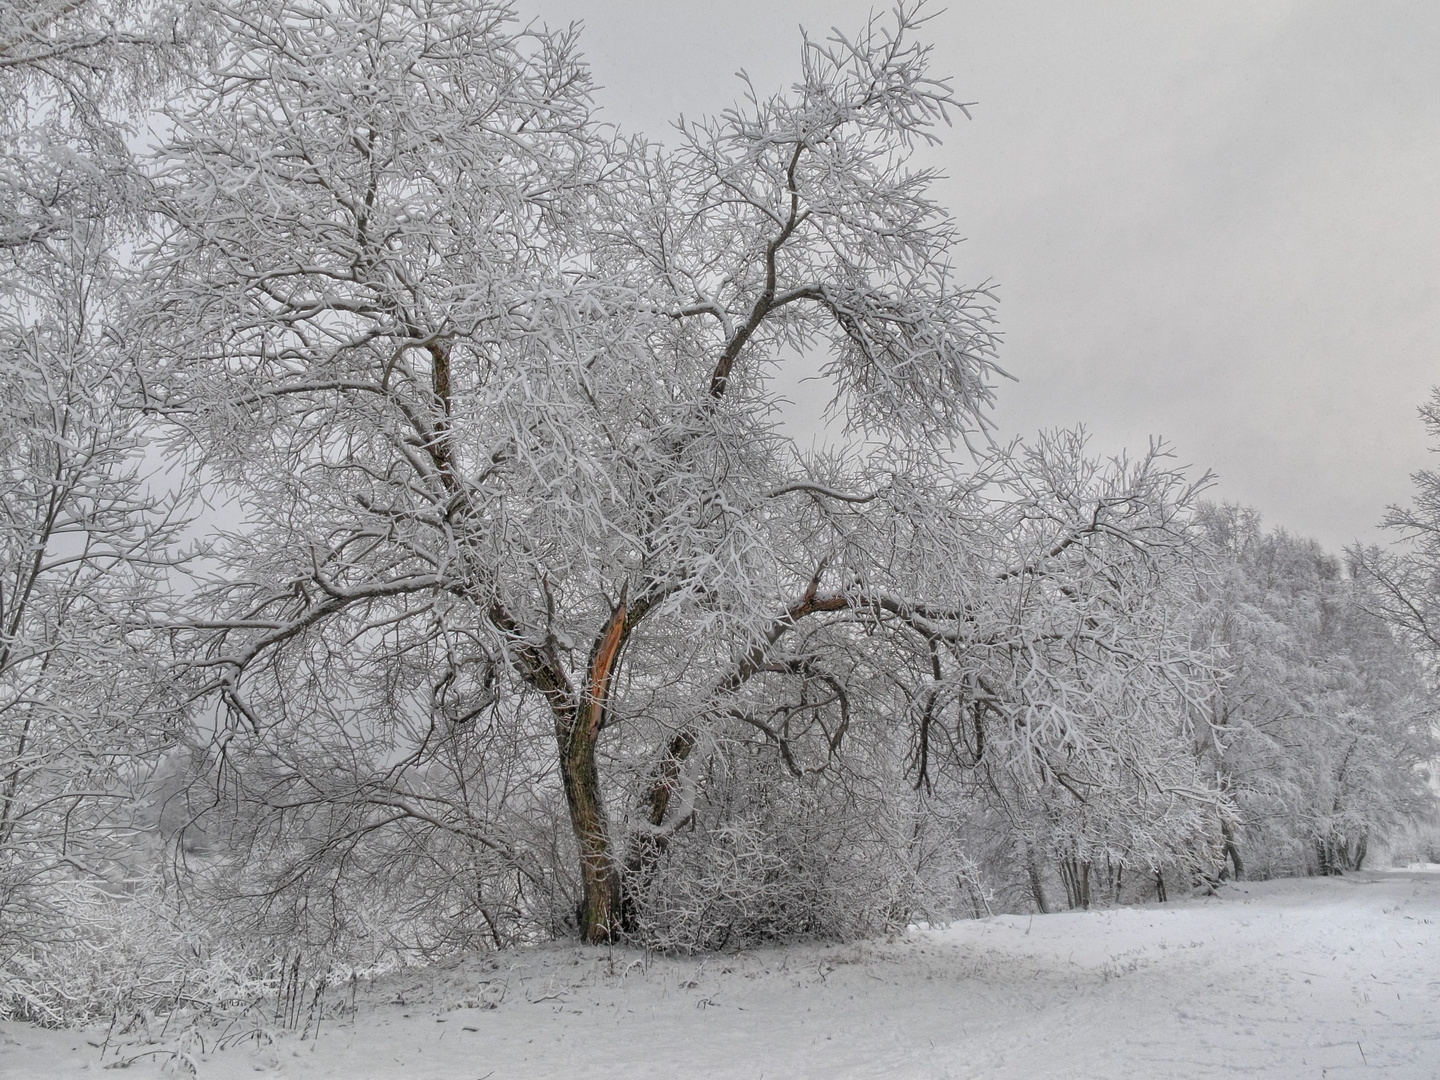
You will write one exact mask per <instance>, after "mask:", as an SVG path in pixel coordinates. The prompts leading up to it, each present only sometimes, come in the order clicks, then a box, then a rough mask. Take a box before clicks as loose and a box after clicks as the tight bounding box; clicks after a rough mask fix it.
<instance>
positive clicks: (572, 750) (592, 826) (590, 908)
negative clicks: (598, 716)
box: [560, 709, 620, 943]
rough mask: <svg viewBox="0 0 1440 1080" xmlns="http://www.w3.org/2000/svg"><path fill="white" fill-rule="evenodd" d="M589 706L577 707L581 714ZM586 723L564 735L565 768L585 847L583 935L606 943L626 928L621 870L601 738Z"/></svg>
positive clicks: (568, 798) (579, 913)
mask: <svg viewBox="0 0 1440 1080" xmlns="http://www.w3.org/2000/svg"><path fill="white" fill-rule="evenodd" d="M584 711H585V710H583V709H582V710H577V712H578V713H581V714H583V713H584ZM578 719H579V717H577V721H578ZM586 727H587V725H584V724H582V723H579V722H577V723H575V724H573V725H572V726H571V731H570V732H569V737H568V738H564V737H562V738H561V745H560V773H561V776H562V778H563V779H564V782H565V802H566V804H567V805H568V806H569V808H570V827H571V829H573V830H574V832H575V843H576V845H577V846H578V847H579V849H580V883H581V888H582V894H581V899H580V906H579V908H577V909H576V912H575V917H576V921H577V922H578V923H579V930H580V937H581V938H582V939H583V940H585V941H588V942H592V943H602V942H607V941H612V940H614V937H615V934H616V932H617V931H618V930H619V929H620V918H619V916H620V875H619V873H618V868H617V867H616V866H615V860H614V858H613V856H612V852H611V844H610V824H609V822H608V821H607V820H606V817H605V806H604V803H603V801H602V800H601V797H600V771H599V769H598V768H597V767H596V764H595V743H596V739H595V738H594V737H593V736H591V735H589V734H588V733H587V731H586ZM596 734H598V732H597V733H596Z"/></svg>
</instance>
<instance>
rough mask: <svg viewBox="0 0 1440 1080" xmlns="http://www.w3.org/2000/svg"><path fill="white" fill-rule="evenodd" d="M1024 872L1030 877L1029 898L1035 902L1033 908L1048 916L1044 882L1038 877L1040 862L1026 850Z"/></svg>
mask: <svg viewBox="0 0 1440 1080" xmlns="http://www.w3.org/2000/svg"><path fill="white" fill-rule="evenodd" d="M1025 870H1026V872H1027V873H1028V874H1029V876H1030V896H1031V898H1032V899H1034V901H1035V907H1036V908H1037V909H1038V910H1039V912H1040V914H1041V915H1048V914H1050V907H1049V905H1048V904H1046V902H1045V882H1044V880H1043V879H1042V877H1041V875H1040V862H1039V860H1038V859H1036V858H1035V853H1034V852H1033V851H1030V850H1028V849H1027V850H1026V852H1025Z"/></svg>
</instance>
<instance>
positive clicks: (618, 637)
mask: <svg viewBox="0 0 1440 1080" xmlns="http://www.w3.org/2000/svg"><path fill="white" fill-rule="evenodd" d="M627 594H628V586H627V587H624V588H622V589H621V590H620V601H619V603H618V604H617V605H616V606H615V608H614V610H612V611H611V613H610V618H609V619H607V620H606V622H605V625H604V627H603V628H602V629H601V631H600V634H599V635H598V636H597V637H596V639H595V643H594V645H593V646H592V647H591V649H590V662H589V665H588V666H587V668H586V671H585V685H584V687H583V688H582V690H581V692H580V693H579V694H578V695H577V696H576V700H575V701H573V703H572V702H565V701H563V700H562V699H561V698H559V697H557V696H552V698H551V702H552V708H554V711H555V739H556V742H557V743H558V744H559V749H560V775H561V778H562V779H563V781H564V784H565V803H566V805H567V806H568V808H569V810H570V828H571V829H572V830H573V831H574V833H575V844H576V847H577V848H578V849H579V854H580V886H581V897H580V906H579V907H578V908H577V909H576V912H575V918H576V922H577V923H578V924H579V931H580V937H581V939H582V940H584V941H588V942H591V943H593V944H599V943H603V942H609V941H613V940H615V937H616V936H617V935H618V934H619V933H620V930H621V925H620V921H621V919H620V916H621V874H620V867H619V866H618V865H617V863H616V859H615V852H614V844H613V843H612V840H611V836H610V823H609V821H608V820H607V818H606V816H605V803H604V800H603V798H602V797H601V793H600V770H599V768H598V767H597V765H596V763H595V747H596V745H597V744H598V743H599V741H600V732H601V730H602V729H603V728H604V727H605V720H606V712H607V706H608V704H609V699H610V688H611V686H612V684H613V682H614V675H615V670H616V668H617V667H618V666H619V658H620V650H621V648H622V647H623V646H624V644H625V637H626V634H627V633H628V632H629V630H630V628H631V624H630V622H629V609H628V606H627V604H626V596H627Z"/></svg>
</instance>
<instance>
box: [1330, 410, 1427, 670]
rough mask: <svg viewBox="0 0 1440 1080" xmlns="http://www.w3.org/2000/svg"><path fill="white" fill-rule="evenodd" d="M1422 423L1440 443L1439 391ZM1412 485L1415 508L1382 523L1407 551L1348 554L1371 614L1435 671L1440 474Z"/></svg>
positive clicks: (1398, 510) (1392, 512)
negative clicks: (1366, 591) (1408, 643)
mask: <svg viewBox="0 0 1440 1080" xmlns="http://www.w3.org/2000/svg"><path fill="white" fill-rule="evenodd" d="M1420 418H1421V419H1422V420H1423V421H1424V423H1425V427H1426V428H1427V429H1428V430H1429V432H1430V436H1431V438H1432V439H1435V440H1436V441H1437V443H1440V387H1437V388H1436V389H1435V390H1434V391H1433V392H1432V394H1431V397H1430V400H1429V401H1428V402H1426V403H1425V404H1424V405H1422V406H1421V407H1420ZM1412 479H1413V480H1414V483H1415V501H1414V503H1412V504H1411V505H1410V506H1392V507H1390V509H1389V511H1388V512H1387V513H1386V515H1385V520H1384V521H1383V522H1381V525H1382V526H1383V527H1384V528H1386V529H1391V530H1393V531H1394V532H1395V533H1396V534H1397V535H1398V536H1399V538H1400V539H1401V540H1402V541H1404V542H1405V546H1404V547H1403V548H1401V549H1400V550H1398V551H1397V550H1387V549H1385V548H1381V547H1378V546H1370V547H1360V546H1356V547H1354V548H1352V549H1351V550H1350V551H1349V552H1348V554H1349V557H1350V559H1351V561H1352V563H1353V565H1354V567H1355V571H1356V575H1357V577H1359V578H1360V579H1361V580H1362V581H1364V582H1365V583H1366V584H1367V586H1368V588H1369V594H1368V599H1369V603H1370V605H1371V606H1372V608H1373V609H1374V610H1375V611H1376V612H1377V613H1378V614H1380V615H1381V616H1382V617H1384V618H1385V619H1386V620H1387V621H1389V622H1390V624H1391V625H1392V626H1394V627H1396V628H1397V629H1398V630H1399V631H1400V632H1401V633H1403V634H1405V635H1406V636H1407V637H1408V638H1409V639H1410V640H1411V641H1412V642H1413V643H1414V644H1415V645H1416V647H1417V648H1419V649H1420V650H1421V651H1422V652H1423V653H1424V654H1425V655H1426V657H1427V658H1428V659H1429V661H1430V663H1431V665H1432V668H1433V665H1434V663H1435V660H1436V658H1440V473H1437V472H1436V471H1435V470H1433V469H1422V470H1420V471H1419V472H1417V473H1415V474H1414V476H1413V477H1412ZM1432 677H1433V672H1432Z"/></svg>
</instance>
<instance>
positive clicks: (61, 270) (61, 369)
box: [0, 3, 183, 1004]
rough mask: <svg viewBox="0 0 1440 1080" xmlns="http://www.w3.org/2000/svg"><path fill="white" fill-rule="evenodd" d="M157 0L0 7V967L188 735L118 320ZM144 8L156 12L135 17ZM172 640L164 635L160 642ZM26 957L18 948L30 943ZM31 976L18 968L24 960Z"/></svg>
mask: <svg viewBox="0 0 1440 1080" xmlns="http://www.w3.org/2000/svg"><path fill="white" fill-rule="evenodd" d="M151 14H153V13H149V12H146V13H142V12H139V11H134V12H132V11H130V10H127V9H126V8H125V7H124V6H123V5H122V6H113V7H112V6H106V5H101V4H94V3H91V4H86V3H80V4H69V3H66V4H60V3H20V4H12V5H7V7H6V8H5V10H4V11H3V12H0V979H3V987H4V989H3V991H0V994H3V996H4V998H5V999H7V1004H8V1003H10V999H12V998H13V997H14V996H15V995H17V994H19V995H20V996H22V997H23V987H22V988H21V989H17V987H19V986H20V983H12V979H15V978H20V976H18V975H17V974H16V972H17V970H18V969H17V967H16V966H15V965H16V964H19V965H20V967H21V968H23V966H24V964H23V962H22V961H23V954H24V953H25V951H26V950H28V949H30V948H31V947H33V946H37V945H50V946H53V945H55V944H56V943H57V942H58V941H61V940H63V939H64V938H66V937H67V936H68V935H70V934H72V933H74V932H76V931H77V926H78V922H79V921H80V919H81V911H82V909H83V908H84V907H85V900H86V895H85V894H86V893H87V890H89V891H90V897H89V898H91V899H93V890H95V889H110V890H114V889H118V888H119V887H120V886H121V883H122V882H123V881H124V880H125V879H127V878H128V877H129V876H130V874H131V871H132V870H133V865H134V862H133V856H134V855H135V852H136V844H135V830H134V828H133V826H134V824H135V823H134V821H133V815H132V814H131V813H130V810H131V806H130V801H131V799H132V798H133V797H134V795H135V793H136V790H137V782H138V781H140V780H143V778H144V777H145V775H146V774H147V773H148V770H149V769H150V767H151V766H152V765H153V763H154V760H155V758H156V756H157V755H158V754H159V753H160V752H161V751H162V750H163V749H164V748H165V747H166V746H167V745H172V744H173V743H174V742H175V741H176V740H177V738H178V736H179V730H180V728H179V724H178V722H177V719H178V717H179V715H180V712H181V710H180V708H179V706H178V702H177V701H176V699H175V695H174V692H173V681H172V680H170V679H169V677H168V667H167V665H166V664H165V663H164V658H163V652H164V648H163V643H159V642H157V640H156V639H155V638H154V637H153V636H151V635H150V633H149V630H148V624H149V623H151V622H152V621H154V619H155V618H156V617H157V616H158V615H159V614H160V611H161V608H162V607H163V604H164V599H165V596H166V593H167V575H168V572H169V570H170V569H172V568H173V567H174V566H175V565H176V564H177V563H179V562H181V561H183V555H182V554H181V550H180V545H179V542H178V541H179V535H180V527H181V522H180V520H179V517H178V515H177V503H176V501H175V500H174V499H172V498H170V497H169V496H168V494H167V493H166V491H165V490H164V486H163V483H162V484H160V485H158V486H157V485H155V484H152V483H151V482H150V477H149V474H150V473H152V472H153V471H154V466H155V462H154V460H153V459H147V458H146V441H145V431H144V424H143V419H142V417H141V415H140V414H139V413H137V412H132V411H127V410H126V409H125V408H123V404H124V402H125V401H126V400H127V399H128V398H129V397H131V396H133V390H134V387H133V384H132V380H131V373H132V371H131V367H130V363H129V358H128V357H127V356H126V355H125V354H124V352H123V350H121V349H120V348H119V347H118V343H117V341H116V339H115V336H114V333H113V326H114V324H115V321H116V319H117V318H118V314H119V312H120V311H122V310H124V309H125V308H126V307H127V305H128V303H129V301H130V299H131V297H130V296H128V295H127V281H128V276H127V271H126V268H125V266H124V264H123V260H122V259H121V254H122V253H123V250H124V245H125V243H126V241H127V239H133V237H134V235H135V232H136V230H137V220H138V219H137V210H138V208H139V205H140V194H139V190H138V185H139V177H138V174H137V173H136V172H135V170H134V169H133V167H132V162H131V160H130V156H129V153H128V150H127V148H126V143H125V134H126V132H125V129H124V127H123V126H122V125H121V123H120V122H119V117H120V115H121V112H122V110H123V108H124V107H125V106H126V105H127V104H133V103H135V102H137V101H139V100H140V96H141V91H142V89H143V88H144V86H145V85H147V83H148V80H149V79H150V78H151V76H152V75H153V72H154V70H155V68H156V66H157V65H156V62H154V60H153V58H152V57H150V56H148V54H147V52H146V50H147V49H148V48H149V47H150V45H151V43H152V42H153V41H154V38H153V37H152V36H151V34H150V27H151V26H152V24H151V23H150V22H149V21H148V20H149V18H150V15H151ZM142 15H143V18H142ZM157 645H158V647H157ZM17 958H18V959H17ZM21 982H23V979H21Z"/></svg>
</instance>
